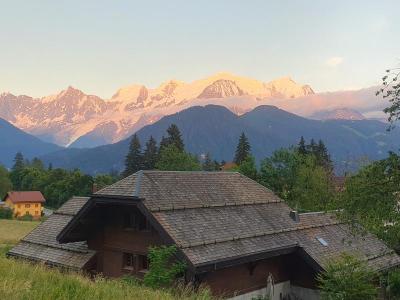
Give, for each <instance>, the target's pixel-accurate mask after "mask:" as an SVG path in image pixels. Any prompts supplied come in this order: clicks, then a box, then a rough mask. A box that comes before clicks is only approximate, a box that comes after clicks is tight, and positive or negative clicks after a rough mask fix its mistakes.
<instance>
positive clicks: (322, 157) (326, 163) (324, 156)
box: [315, 140, 333, 172]
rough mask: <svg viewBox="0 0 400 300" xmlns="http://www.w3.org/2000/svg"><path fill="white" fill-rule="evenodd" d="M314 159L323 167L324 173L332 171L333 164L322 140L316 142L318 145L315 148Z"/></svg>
mask: <svg viewBox="0 0 400 300" xmlns="http://www.w3.org/2000/svg"><path fill="white" fill-rule="evenodd" d="M315 157H316V159H317V163H318V164H319V165H320V166H321V167H324V168H325V170H326V171H328V172H332V171H333V163H332V160H331V157H330V155H329V153H328V149H327V148H326V146H325V144H324V142H323V141H322V140H319V141H318V145H317V146H316V151H315Z"/></svg>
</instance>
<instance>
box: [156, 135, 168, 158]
mask: <svg viewBox="0 0 400 300" xmlns="http://www.w3.org/2000/svg"><path fill="white" fill-rule="evenodd" d="M167 146H168V139H167V138H166V137H165V136H162V137H161V141H160V147H158V154H159V155H160V153H161V151H162V150H163V149H164V148H165V147H167Z"/></svg>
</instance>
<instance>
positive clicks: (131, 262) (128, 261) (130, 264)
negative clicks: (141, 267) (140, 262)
mask: <svg viewBox="0 0 400 300" xmlns="http://www.w3.org/2000/svg"><path fill="white" fill-rule="evenodd" d="M123 259H124V264H123V267H124V269H126V270H134V268H135V255H134V254H132V253H124V258H123Z"/></svg>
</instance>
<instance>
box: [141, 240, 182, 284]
mask: <svg viewBox="0 0 400 300" xmlns="http://www.w3.org/2000/svg"><path fill="white" fill-rule="evenodd" d="M175 253H176V246H175V245H171V246H161V247H152V248H150V249H149V253H148V258H149V261H150V266H149V271H148V272H147V273H146V275H145V276H144V283H145V284H146V285H147V286H150V287H153V288H159V287H167V286H170V285H171V284H172V283H173V282H174V280H175V279H176V277H177V276H178V275H181V274H183V272H184V271H185V268H186V266H185V264H184V263H182V262H173V259H174V255H175Z"/></svg>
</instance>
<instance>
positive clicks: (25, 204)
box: [3, 191, 46, 219]
mask: <svg viewBox="0 0 400 300" xmlns="http://www.w3.org/2000/svg"><path fill="white" fill-rule="evenodd" d="M3 202H4V206H6V207H8V208H10V209H11V210H12V211H13V214H14V217H22V216H25V215H31V216H32V217H33V218H34V219H39V218H40V217H41V215H42V210H43V207H42V205H43V203H44V202H46V200H45V199H44V197H43V195H42V193H41V192H39V191H23V192H8V193H7V194H6V195H5V197H4V199H3Z"/></svg>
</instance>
